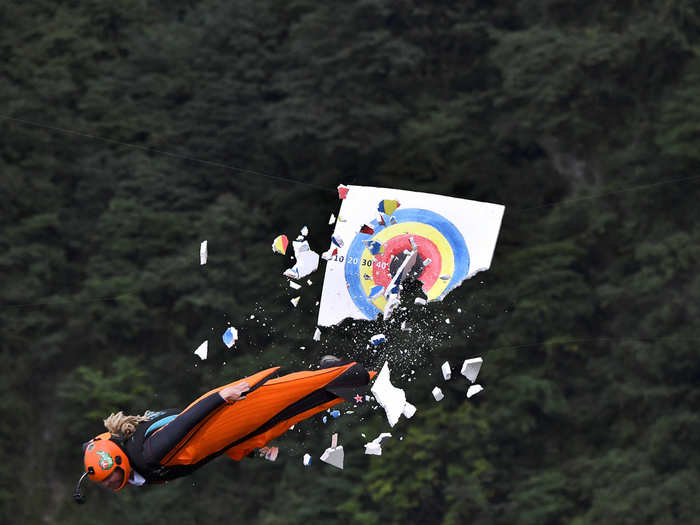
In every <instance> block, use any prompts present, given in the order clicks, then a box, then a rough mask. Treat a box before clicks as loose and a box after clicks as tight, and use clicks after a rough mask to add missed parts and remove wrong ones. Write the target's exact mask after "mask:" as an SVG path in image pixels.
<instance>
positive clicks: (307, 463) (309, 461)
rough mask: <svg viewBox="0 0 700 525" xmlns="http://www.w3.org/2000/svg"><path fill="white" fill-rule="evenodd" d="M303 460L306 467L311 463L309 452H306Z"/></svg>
mask: <svg viewBox="0 0 700 525" xmlns="http://www.w3.org/2000/svg"><path fill="white" fill-rule="evenodd" d="M303 462H304V466H305V467H308V466H309V465H311V456H310V455H309V454H304V459H303Z"/></svg>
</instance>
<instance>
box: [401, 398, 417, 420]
mask: <svg viewBox="0 0 700 525" xmlns="http://www.w3.org/2000/svg"><path fill="white" fill-rule="evenodd" d="M416 410H417V409H416V407H415V406H413V405H412V404H411V403H409V402H408V401H406V405H405V406H404V407H403V415H404V416H405V417H406V418H407V419H411V418H412V417H413V415H414V414H415V413H416Z"/></svg>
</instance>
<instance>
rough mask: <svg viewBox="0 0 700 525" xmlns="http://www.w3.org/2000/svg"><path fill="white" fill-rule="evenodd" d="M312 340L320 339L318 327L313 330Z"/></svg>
mask: <svg viewBox="0 0 700 525" xmlns="http://www.w3.org/2000/svg"><path fill="white" fill-rule="evenodd" d="M313 339H314V341H320V340H321V330H319V328H318V327H316V331H315V332H314V338H313Z"/></svg>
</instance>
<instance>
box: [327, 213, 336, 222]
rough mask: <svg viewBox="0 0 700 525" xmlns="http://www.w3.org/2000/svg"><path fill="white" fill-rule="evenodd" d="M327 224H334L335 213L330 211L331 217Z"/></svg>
mask: <svg viewBox="0 0 700 525" xmlns="http://www.w3.org/2000/svg"><path fill="white" fill-rule="evenodd" d="M328 224H335V214H333V213H331V218H330V219H328Z"/></svg>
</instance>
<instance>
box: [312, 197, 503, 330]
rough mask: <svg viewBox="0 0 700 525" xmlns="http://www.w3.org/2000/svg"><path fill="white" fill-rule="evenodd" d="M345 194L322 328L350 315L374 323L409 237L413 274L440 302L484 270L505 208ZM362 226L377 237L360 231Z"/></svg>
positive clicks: (328, 269)
mask: <svg viewBox="0 0 700 525" xmlns="http://www.w3.org/2000/svg"><path fill="white" fill-rule="evenodd" d="M348 188H349V191H348V194H347V197H346V198H345V199H344V200H343V201H342V205H341V208H340V212H339V213H338V220H337V221H336V223H335V227H334V231H333V234H332V235H333V237H334V238H335V239H336V240H337V241H340V242H339V243H336V244H335V245H332V247H331V251H333V250H335V251H336V254H335V255H334V256H333V257H331V258H330V259H329V260H328V261H327V263H326V272H325V277H324V281H323V290H322V292H321V302H320V308H319V314H318V325H319V326H331V325H334V324H336V323H338V322H340V321H342V320H343V319H345V318H347V317H350V318H353V319H376V318H377V314H379V313H381V312H383V310H384V306H385V305H386V298H385V297H384V292H386V287H387V285H389V283H390V281H391V278H392V277H393V274H395V272H396V271H397V269H398V268H399V266H400V265H401V263H402V261H403V260H404V259H405V257H406V255H405V254H404V251H406V250H408V251H409V252H410V251H411V250H412V244H411V239H413V242H414V243H415V245H416V247H417V249H418V259H417V262H416V265H415V266H414V267H413V270H412V275H413V276H414V277H415V276H416V274H417V278H418V279H419V280H420V281H421V282H422V288H423V291H424V293H425V294H426V295H427V297H428V300H430V301H439V300H441V299H443V298H444V297H445V295H447V294H448V293H449V292H450V291H451V290H453V289H454V288H456V287H457V286H459V285H460V284H461V283H462V282H463V281H464V279H468V278H469V277H471V276H472V275H474V274H475V273H477V272H479V271H482V270H486V269H488V268H489V266H490V264H491V258H492V257H493V251H494V249H495V247H496V240H497V238H498V232H499V230H500V227H501V220H502V217H503V212H504V209H505V208H504V207H503V206H501V205H499V204H491V203H487V202H479V201H473V200H467V199H457V198H454V197H446V196H443V195H434V194H430V193H419V192H413V191H405V190H396V189H390V188H375V187H368V186H348ZM393 200H395V201H398V202H399V204H400V205H399V206H398V207H396V206H391V205H390V206H389V207H388V208H389V211H392V210H393V213H391V214H386V213H381V215H380V211H381V208H382V203H383V204H384V208H385V209H386V208H387V206H386V204H387V202H388V203H389V204H395V203H394V201H393ZM378 208H379V209H378ZM380 216H381V219H379V217H380ZM372 218H374V220H372ZM370 220H371V222H369V221H370ZM364 224H368V225H369V226H371V227H372V229H373V230H374V231H373V232H372V233H371V234H370V233H360V231H361V229H363V225H364ZM370 242H372V243H374V242H378V243H381V244H382V247H383V251H382V252H381V253H376V252H375V254H373V253H372V251H373V250H371V249H370V246H369V245H368V243H370ZM428 259H430V263H429V264H427V265H425V266H423V263H424V262H425V261H427V260H428ZM440 277H444V279H441V278H440Z"/></svg>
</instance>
